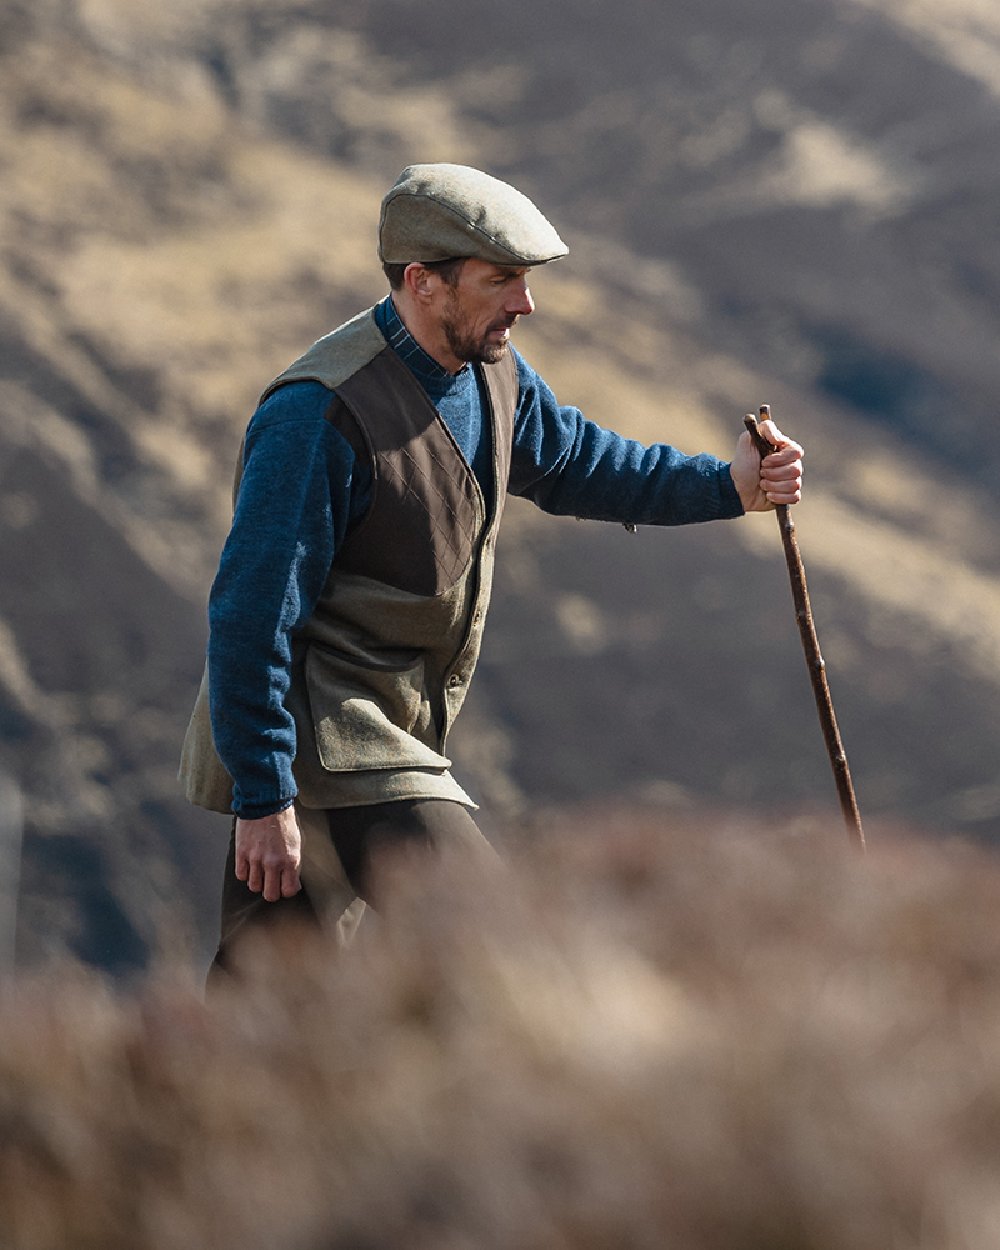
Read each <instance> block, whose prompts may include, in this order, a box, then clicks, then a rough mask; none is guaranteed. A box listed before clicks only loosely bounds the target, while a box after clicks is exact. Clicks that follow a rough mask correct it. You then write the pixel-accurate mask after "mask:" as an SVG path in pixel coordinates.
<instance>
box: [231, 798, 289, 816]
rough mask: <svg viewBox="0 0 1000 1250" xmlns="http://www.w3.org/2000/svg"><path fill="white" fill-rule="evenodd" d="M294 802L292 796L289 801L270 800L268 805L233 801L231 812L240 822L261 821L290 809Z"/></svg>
mask: <svg viewBox="0 0 1000 1250" xmlns="http://www.w3.org/2000/svg"><path fill="white" fill-rule="evenodd" d="M294 802H295V796H294V795H293V796H292V797H291V798H290V799H278V800H272V802H270V803H243V802H238V801H234V803H233V811H234V812H235V814H236V815H237V816H238V817H239V818H240V820H261V819H262V818H263V817H264V816H277V814H278V813H279V812H283V811H284V810H285V809H286V808H288V807H291V806H292V804H293V803H294Z"/></svg>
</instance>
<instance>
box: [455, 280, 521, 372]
mask: <svg viewBox="0 0 1000 1250" xmlns="http://www.w3.org/2000/svg"><path fill="white" fill-rule="evenodd" d="M516 320H517V318H516V317H515V318H514V319H513V320H511V319H509V318H506V317H505V318H503V319H502V320H500V321H496V322H494V323H493V324H492V325H489V326H487V327H486V329H485V330H484V331H483V333H482V334H481V335H478V336H477V335H476V334H475V333H474V332H473V331H472V330H471V329H470V328H469V326H468V324H467V323H466V322H465V321H464V319H463V317H462V314H461V310H460V309H459V307H458V299H457V298H456V297H455V296H454V295H452V297H451V302H450V305H449V308H448V312H447V315H446V316H445V318H444V319H443V321H442V322H441V329H442V330H443V331H444V336H445V338H446V339H447V340H448V346H449V347H450V348H451V350H452V352H453V353H454V355H455V357H456V358H457V359H458V360H464V361H466V362H470V361H471V362H472V363H476V364H483V365H495V364H496V363H497V361H498V360H500V359H502V357H503V354H504V352H506V350H507V348H508V346H509V344H508V342H507V340H506V339H505V340H504V341H502V342H500V343H496V342H493V341H491V340H490V338H489V335H490V334H492V333H493V331H494V330H509V329H510V328H511V326H512V325H513V324H514V321H516Z"/></svg>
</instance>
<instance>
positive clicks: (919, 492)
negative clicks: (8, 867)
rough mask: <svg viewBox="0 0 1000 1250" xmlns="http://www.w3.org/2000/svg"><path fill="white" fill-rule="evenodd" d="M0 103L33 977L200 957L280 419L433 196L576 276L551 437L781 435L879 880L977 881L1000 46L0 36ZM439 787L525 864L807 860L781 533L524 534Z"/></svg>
mask: <svg viewBox="0 0 1000 1250" xmlns="http://www.w3.org/2000/svg"><path fill="white" fill-rule="evenodd" d="M0 105H2V107H0V223H2V227H0V588H2V589H0V769H2V770H4V771H5V772H6V773H7V774H8V775H9V776H10V777H11V778H13V779H14V780H15V781H16V782H17V784H18V786H19V788H20V791H21V795H22V802H23V810H24V847H23V849H24V855H23V864H22V869H21V883H20V884H21V906H20V927H19V957H20V959H21V961H22V962H23V963H24V964H25V965H28V966H30V965H37V964H39V963H44V962H45V961H46V960H48V959H50V958H51V957H53V956H54V955H55V954H57V953H59V952H61V951H64V950H69V951H71V952H73V953H74V954H76V955H78V956H80V957H82V958H84V959H85V960H88V961H91V962H94V963H97V964H99V965H101V966H102V967H106V968H109V969H112V970H114V971H119V972H122V973H126V972H128V971H129V970H130V969H134V968H137V967H141V966H142V965H143V964H144V963H145V961H146V960H147V959H148V957H149V953H150V951H152V950H155V949H164V948H169V949H171V950H177V949H180V950H189V951H190V952H191V953H192V955H193V956H195V957H197V958H202V957H203V956H204V953H205V952H206V951H207V949H208V948H209V947H210V945H211V941H212V930H213V925H214V906H215V897H216V894H217V888H218V881H217V877H218V872H219V868H220V860H221V855H222V853H223V851H224V847H223V843H224V841H225V822H224V820H222V818H212V817H209V816H207V815H204V814H201V813H198V812H196V811H194V810H193V809H191V808H189V807H188V806H187V805H186V804H185V803H184V802H183V800H182V799H181V798H180V796H179V794H178V792H177V787H176V783H175V780H174V773H175V767H176V757H177V751H178V746H179V741H180V738H181V735H182V733H183V728H184V724H185V722H186V717H187V714H188V711H189V708H190V704H191V701H192V699H193V697H194V692H195V689H196V686H197V680H198V676H199V673H200V669H201V664H202V654H203V647H204V637H205V626H204V603H205V597H206V594H207V590H208V586H209V584H210V581H211V577H212V572H213V567H214V562H215V559H216V557H217V553H218V549H219V546H220V543H221V541H222V539H223V537H224V535H225V529H226V522H227V515H228V508H229V487H230V477H231V466H232V461H233V457H234V454H235V450H236V446H237V444H238V442H239V436H240V433H241V431H242V428H243V426H244V424H245V422H246V420H247V418H248V416H249V413H250V412H251V411H252V408H253V403H254V398H255V396H256V394H257V393H258V391H259V390H260V388H261V387H262V386H263V385H264V384H265V383H266V382H267V381H268V380H269V378H270V377H271V376H272V375H273V374H274V373H276V372H277V371H278V370H279V369H280V368H281V367H282V366H283V365H284V364H285V363H286V362H287V361H288V360H289V359H290V358H291V357H292V356H293V355H295V354H297V353H298V352H299V350H301V348H302V347H303V346H304V345H306V344H307V343H308V342H310V341H311V340H312V339H314V338H315V337H317V336H318V335H319V334H321V333H323V332H325V330H326V329H327V328H329V327H330V326H331V325H333V324H336V323H337V322H338V321H340V320H342V319H343V318H344V317H346V316H348V315H350V314H351V313H353V312H354V311H356V310H357V309H358V308H359V307H360V306H362V305H363V304H365V303H368V302H370V301H372V300H374V299H375V298H378V297H379V295H380V294H381V293H382V290H383V281H382V278H381V274H380V272H379V270H378V267H377V264H376V261H375V255H374V222H375V219H376V214H377V206H378V201H379V199H380V197H381V195H382V193H383V191H384V189H385V187H386V186H387V185H388V184H389V182H391V181H392V180H393V179H394V178H395V176H396V175H397V173H398V172H399V170H400V168H402V166H403V165H405V164H407V163H409V162H410V161H414V160H454V161H461V162H468V163H472V164H477V165H480V166H482V167H484V168H487V169H489V170H491V171H492V172H494V173H496V174H497V175H499V176H501V177H505V178H508V179H510V180H511V181H514V182H516V183H517V185H519V186H520V187H522V188H523V189H524V190H525V191H526V192H528V193H529V194H531V195H532V196H533V197H534V198H535V199H536V200H537V201H538V203H539V204H540V205H541V206H542V207H543V208H544V209H545V210H546V211H547V212H548V213H549V215H550V216H551V217H552V218H553V219H554V220H555V221H556V223H557V224H558V226H559V229H560V231H561V232H562V233H563V235H564V237H565V238H566V239H567V241H568V242H569V243H570V246H571V255H570V257H569V258H568V259H567V260H566V261H564V262H561V263H560V264H559V265H558V266H553V267H552V269H551V270H546V271H542V272H540V273H539V274H538V276H537V282H536V283H534V284H533V291H534V294H535V298H536V301H537V303H538V306H539V311H538V314H537V315H536V316H535V317H534V318H532V319H531V320H530V321H529V322H528V323H527V324H525V325H524V326H523V328H521V329H519V331H518V340H517V341H518V345H519V347H520V348H521V350H523V351H524V352H525V354H526V355H527V356H528V357H529V359H531V360H532V362H533V363H534V364H535V365H536V366H537V367H539V368H540V369H541V371H542V372H543V373H544V374H545V375H546V376H547V378H548V380H549V381H550V382H551V383H552V384H553V385H554V387H555V388H556V390H557V393H558V394H559V395H560V397H561V398H562V399H563V401H564V402H572V403H577V404H579V405H580V406H581V407H583V408H584V409H585V410H586V411H587V412H588V414H589V415H591V416H592V417H594V418H595V419H597V420H598V421H600V422H601V423H602V424H608V425H612V426H614V427H616V428H619V429H621V430H622V431H623V432H625V433H627V434H630V435H632V436H634V437H637V438H641V439H643V440H654V439H662V440H664V441H669V442H672V443H674V444H676V445H678V446H680V447H681V448H683V449H684V450H688V451H697V450H711V451H715V452H717V453H718V454H723V455H724V454H727V453H728V451H729V449H730V447H731V445H732V443H733V441H734V439H735V437H736V434H737V433H738V431H739V429H740V423H741V417H742V414H743V413H744V412H746V411H748V410H752V409H753V408H755V406H756V405H757V404H759V403H763V402H768V403H770V404H772V405H773V407H774V411H775V415H776V417H777V418H778V420H779V423H782V424H784V426H785V427H786V428H788V429H789V431H790V432H792V433H794V434H795V435H797V436H798V437H800V439H801V441H803V442H804V443H805V444H806V445H807V450H808V491H809V493H808V496H807V499H806V501H805V502H804V503H803V505H802V506H801V508H800V509H798V512H797V518H796V519H797V524H798V532H799V537H800V542H801V545H802V550H803V554H804V556H805V559H806V564H807V568H808V570H809V574H810V588H811V591H812V598H813V606H814V609H815V612H816V617H817V623H818V626H819V632H820V639H821V642H822V644H823V649H824V654H825V656H826V659H827V661H828V671H829V676H830V682H831V686H832V688H833V693H834V697H835V700H836V705H837V710H838V715H839V718H840V722H841V729H842V732H843V736H844V740H845V743H846V746H847V750H848V754H849V756H850V759H851V765H852V770H853V773H854V778H855V782H856V784H857V789H858V795H859V800H860V803H861V808H862V812H863V814H864V816H865V818H866V824H867V825H868V828H869V834H870V837H877V836H878V831H879V830H880V829H883V828H884V829H886V830H888V829H901V828H902V829H909V830H911V831H914V832H917V833H924V834H929V835H933V836H935V837H948V836H951V835H953V834H960V835H964V836H971V837H974V838H977V839H980V840H984V841H992V840H993V838H994V837H995V834H996V832H997V829H998V822H1000V776H998V771H997V764H996V761H997V759H998V756H1000V730H998V728H997V724H996V717H995V715H994V708H995V704H996V699H997V693H998V690H997V687H998V684H1000V552H998V550H997V544H996V541H995V537H996V534H997V524H998V520H1000V516H998V511H1000V509H998V501H997V495H996V490H995V488H994V485H993V484H994V482H995V480H996V476H997V472H998V470H1000V427H998V424H997V422H996V419H995V409H996V399H995V397H996V395H997V394H998V393H1000V354H998V353H997V352H996V350H995V344H996V342H997V341H998V332H997V331H998V326H997V321H998V317H1000V312H998V310H1000V261H998V253H997V249H996V246H995V239H996V230H997V225H996V203H997V191H998V187H997V183H998V182H1000V162H998V161H997V159H996V155H997V152H996V146H997V139H996V136H997V134H998V133H1000V132H998V121H1000V16H997V15H994V14H993V13H992V10H991V9H989V8H988V7H987V6H984V5H982V4H977V3H976V2H975V0H951V2H950V3H943V2H942V3H938V4H936V5H931V4H930V3H927V2H925V0H879V3H875V2H874V0H809V2H808V3H803V2H802V0H767V2H765V0H754V2H753V3H749V4H746V3H744V4H739V3H735V0H702V3H700V4H697V5H695V4H691V3H678V4H672V5H670V6H662V5H660V4H657V3H653V0H626V3H623V4H619V5H615V6H606V5H601V4H597V3H591V2H589V0H587V2H583V0H577V3H570V0H533V2H532V3H530V4H529V3H526V2H525V0H514V2H513V3H511V4H509V5H507V6H505V8H504V9H503V10H502V11H498V10H497V9H496V8H495V7H494V6H489V7H487V6H486V5H483V4H481V3H479V2H478V0H466V2H465V3H463V4H458V3H455V2H454V0H437V2H436V3H435V4H434V5H432V6H421V7H420V8H419V10H417V9H414V7H413V6H411V5H409V4H404V3H402V2H401V0H382V2H381V3H374V2H371V0H355V2H354V3H352V4H351V5H349V6H347V5H342V6H341V5H328V4H322V3H319V2H318V0H272V2H271V3H268V4H266V5H265V4H263V3H259V2H258V0H176V2H175V3H174V4H172V5H170V6H154V5H150V4H146V3H141V2H139V0H35V2H34V3H32V4H30V5H29V4H28V3H26V0H3V3H2V5H0ZM454 749H455V762H456V768H457V769H458V772H459V775H460V777H461V778H462V779H463V781H464V782H465V783H466V784H467V785H468V787H469V788H470V789H471V791H472V792H473V793H474V794H475V795H477V796H478V797H479V798H480V799H481V800H482V802H483V805H484V811H483V820H484V824H485V826H486V827H487V828H489V829H490V830H491V831H492V832H495V833H496V835H497V836H498V837H500V838H502V837H503V836H504V830H505V829H508V828H510V827H514V828H517V827H519V826H523V825H524V823H525V821H526V820H528V817H527V816H526V813H528V812H531V811H534V810H536V809H538V808H546V809H549V808H558V807H563V806H567V805H579V804H586V803H588V802H591V801H597V800H600V801H602V802H607V801H618V800H621V801H622V802H625V801H628V802H630V803H635V802H641V803H644V804H647V805H652V806H653V807H655V808H657V809H658V810H659V811H661V812H662V813H665V814H666V815H668V816H669V814H670V813H671V812H675V811H676V812H678V813H684V818H685V820H686V821H688V822H690V820H691V817H692V814H694V815H695V816H697V813H698V812H699V811H700V810H703V811H705V812H706V813H707V812H708V811H712V812H715V813H718V812H719V811H724V810H727V809H728V810H730V811H731V812H732V813H734V814H738V813H740V812H744V811H745V812H747V813H752V814H753V815H754V818H755V819H760V818H761V817H763V818H765V819H769V820H771V821H772V822H773V823H775V824H778V825H780V826H781V827H783V828H787V829H791V830H794V829H796V828H799V827H803V828H804V827H805V826H807V825H813V824H815V822H817V821H823V820H827V819H829V818H830V814H831V813H835V795H834V791H833V784H832V780H831V777H830V773H829V766H828V763H827V761H826V758H825V754H824V751H823V745H822V740H821V738H820V735H819V730H818V726H817V724H816V717H815V710H814V707H813V704H812V697H811V693H810V689H809V683H808V678H807V674H806V672H805V668H804V665H803V662H802V657H801V653H800V651H799V643H798V637H797V632H796V629H795V623H794V619H793V616H792V610H791V602H790V597H789V593H788V586H787V579H786V577H785V571H784V566H783V561H782V557H781V552H780V546H779V543H778V535H777V532H776V527H775V526H774V524H773V521H771V519H770V518H767V517H754V518H749V519H747V520H745V521H741V522H738V523H732V524H725V525H718V526H714V527H712V526H710V527H706V528H704V529H702V528H697V529H694V530H685V531H673V532H655V531H651V530H645V531H640V533H639V534H638V535H637V536H635V537H630V536H628V535H626V534H625V533H624V532H623V531H622V530H621V529H620V528H619V527H617V526H600V525H595V524H584V523H577V522H574V521H565V520H563V521H555V520H552V519H549V518H544V517H541V516H539V515H537V514H535V513H533V512H532V511H531V510H530V509H528V508H526V507H525V508H520V507H517V508H512V509H511V515H510V518H509V522H508V525H507V531H506V534H505V536H504V540H503V542H502V552H501V560H500V567H499V573H498V581H497V586H496V591H495V596H494V608H493V615H492V617H491V627H490V629H489V630H488V632H487V646H486V650H485V652H484V656H483V660H482V665H481V670H480V673H479V676H478V681H477V685H476V687H475V689H474V693H473V696H472V699H471V700H470V704H469V706H468V709H467V711H466V713H465V714H464V718H463V725H462V728H461V729H460V732H459V733H458V735H457V738H456V741H455V743H454ZM544 823H545V822H544V820H539V819H538V817H537V815H536V816H534V817H531V825H532V827H533V828H537V829H538V830H539V836H542V835H543V831H544ZM710 824H711V821H710V820H709V818H708V817H707V816H706V826H710ZM835 824H836V821H835V819H834V825H835ZM710 832H711V829H710V827H707V828H706V833H710Z"/></svg>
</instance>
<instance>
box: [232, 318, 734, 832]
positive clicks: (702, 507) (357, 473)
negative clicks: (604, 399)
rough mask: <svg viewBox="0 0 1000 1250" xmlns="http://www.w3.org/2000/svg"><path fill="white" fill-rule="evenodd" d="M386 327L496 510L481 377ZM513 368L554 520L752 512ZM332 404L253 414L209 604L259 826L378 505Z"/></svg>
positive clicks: (242, 797)
mask: <svg viewBox="0 0 1000 1250" xmlns="http://www.w3.org/2000/svg"><path fill="white" fill-rule="evenodd" d="M375 316H376V321H377V323H378V325H379V328H380V329H381V330H382V333H383V334H384V335H385V338H386V340H387V342H389V343H390V344H391V346H392V347H393V348H394V350H395V351H396V352H397V353H398V354H399V355H400V357H401V358H402V359H403V361H404V362H405V363H406V364H407V365H408V367H409V368H410V370H411V371H412V372H413V374H414V376H415V377H416V378H417V380H418V381H419V382H420V384H421V385H422V386H423V388H424V390H425V391H426V392H427V395H428V396H429V398H430V400H431V402H432V403H433V404H434V405H435V406H436V408H437V410H438V412H439V413H440V414H441V416H442V418H443V419H444V421H445V422H446V424H447V425H448V428H449V429H450V430H451V432H452V434H453V435H454V438H455V441H456V442H457V443H458V446H459V447H460V448H461V450H462V454H463V455H464V456H465V458H466V460H467V461H468V463H469V464H470V465H471V466H472V469H473V471H474V473H475V474H476V477H477V478H478V480H479V483H480V486H481V487H482V489H483V495H484V498H485V499H487V500H488V501H492V499H493V495H494V490H493V486H494V483H493V481H492V468H491V466H492V448H491V445H490V442H491V440H490V428H489V423H488V421H486V420H484V413H485V412H487V411H488V409H487V407H486V400H485V396H484V394H483V393H482V389H481V384H480V382H479V380H478V375H477V371H476V370H474V369H473V368H472V367H471V366H469V365H466V366H465V367H464V368H463V369H462V370H461V371H460V372H459V373H457V374H450V373H448V372H447V371H446V370H445V369H443V368H442V367H441V366H440V365H439V364H437V362H436V361H434V360H433V359H432V358H431V357H430V356H428V355H427V354H426V353H425V352H424V351H423V349H422V348H421V347H420V346H419V345H418V344H417V343H416V341H415V340H414V339H413V338H412V337H411V336H410V334H409V333H408V332H407V330H406V329H405V327H404V326H403V323H402V321H401V320H400V318H399V316H398V314H397V313H396V310H395V307H394V305H393V303H392V300H391V298H388V297H387V298H386V299H385V300H384V301H383V302H382V303H381V304H380V305H379V306H378V307H377V309H376V312H375ZM511 350H513V349H511ZM514 359H515V362H516V364H517V371H518V378H519V381H520V393H519V397H518V403H517V411H516V414H515V421H514V444H513V448H512V455H511V480H510V491H511V493H513V494H517V495H523V496H525V497H526V498H528V499H531V500H532V501H533V502H534V503H535V504H537V505H538V506H539V507H540V508H542V509H544V510H545V511H546V512H552V513H556V514H559V515H568V516H582V517H588V518H591V519H595V520H607V521H629V522H635V523H637V524H643V525H685V524H690V523H691V522H695V521H709V520H714V519H716V518H723V517H734V516H739V515H741V514H742V511H743V509H742V506H741V504H740V500H739V496H738V494H737V492H736V488H735V487H734V485H733V481H732V477H731V475H730V472H729V466H728V464H726V463H725V462H723V461H720V460H718V459H716V458H715V457H714V456H710V455H698V456H685V455H682V454H681V453H680V452H678V451H676V450H675V449H674V448H673V447H668V446H666V445H665V444H662V443H660V444H654V445H653V446H651V447H645V446H643V445H642V444H640V443H637V442H634V441H633V440H631V439H626V438H622V437H621V436H620V435H618V434H615V433H612V432H611V431H608V430H604V429H602V428H601V427H600V426H598V425H596V424H595V423H594V422H592V421H588V420H587V419H586V418H585V417H584V416H583V414H582V413H581V412H580V411H579V409H577V408H572V407H565V406H560V405H559V404H558V402H557V401H556V398H555V396H554V395H553V393H552V391H551V390H550V389H549V387H548V386H547V385H546V384H545V382H544V381H543V380H542V379H541V378H540V377H539V375H538V374H537V373H536V372H535V371H534V370H533V369H532V368H531V366H530V365H528V364H527V363H526V362H525V361H524V359H523V358H522V357H521V356H520V355H519V354H518V353H517V352H514ZM329 402H330V392H329V391H328V390H327V389H326V388H325V387H323V386H322V385H321V384H320V383H318V382H293V383H289V384H288V385H286V386H283V387H281V388H279V389H278V390H277V391H275V392H274V393H273V394H272V395H271V396H270V397H269V398H268V399H267V400H266V401H265V402H264V403H263V404H261V405H260V407H259V408H258V409H257V411H256V412H255V413H254V415H253V417H252V419H251V421H250V425H249V428H248V430H247V436H246V441H245V446H244V465H243V477H242V481H241V483H240V489H239V496H238V499H237V503H236V511H235V515H234V518H233V525H232V529H231V530H230V533H229V537H228V539H227V540H226V544H225V547H224V549H223V552H222V558H221V560H220V564H219V571H218V574H217V576H216V578H215V582H214V584H213V586H212V591H211V595H210V597H209V644H208V660H209V699H210V708H211V716H212V735H213V738H214V740H215V745H216V749H217V751H218V753H219V757H220V758H221V760H222V762H223V764H225V766H226V769H227V770H228V772H229V774H230V775H231V776H232V777H233V779H234V788H233V810H234V811H235V812H236V813H237V814H238V815H240V816H243V817H246V818H252V817H256V816H265V815H269V814H270V813H272V812H276V811H280V810H281V809H282V808H284V807H287V806H288V805H289V804H290V803H291V802H292V800H293V799H294V797H295V794H296V787H295V781H294V778H293V776H292V761H293V760H294V758H295V725H294V722H293V721H292V718H291V716H290V715H289V713H288V712H287V711H286V710H285V707H284V699H285V694H286V692H287V690H288V687H289V682H290V680H291V639H292V637H293V636H294V635H295V632H296V630H298V629H299V628H300V627H301V626H302V625H303V623H304V622H305V621H306V620H308V618H309V616H310V615H311V613H312V611H313V608H314V606H315V604H316V601H317V599H318V598H319V595H320V593H321V591H322V589H323V585H324V583H325V581H326V578H327V575H328V573H329V570H330V564H331V562H332V560H333V558H334V556H335V554H336V552H337V549H338V547H339V545H340V544H341V543H342V542H343V540H344V537H345V535H346V534H348V533H349V532H350V530H351V527H352V526H353V525H355V524H356V523H357V522H358V521H359V520H360V519H361V518H362V517H363V516H364V515H365V512H366V510H367V508H368V504H369V499H370V491H371V481H370V477H369V473H368V467H367V465H366V464H364V463H363V462H361V461H359V460H356V459H355V457H354V454H353V452H352V450H351V448H350V447H349V446H348V444H347V442H346V440H345V439H344V438H343V437H342V435H340V434H339V433H338V432H337V431H336V430H335V429H334V428H333V426H332V425H330V423H329V422H327V421H326V420H324V416H323V414H324V412H325V411H326V408H327V407H328V406H329Z"/></svg>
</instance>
